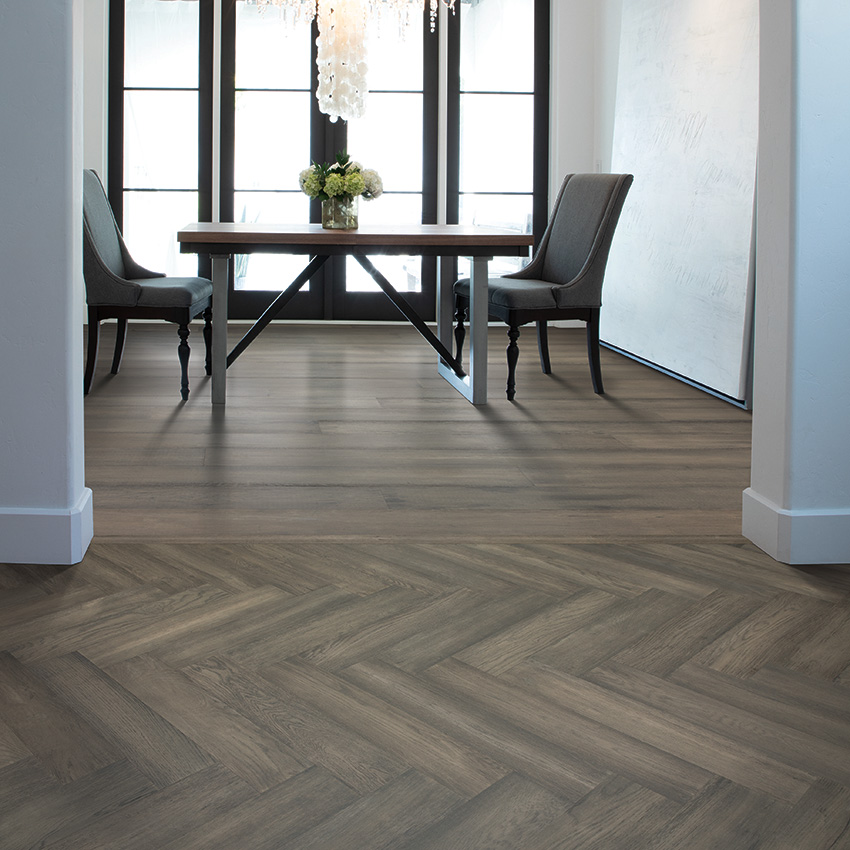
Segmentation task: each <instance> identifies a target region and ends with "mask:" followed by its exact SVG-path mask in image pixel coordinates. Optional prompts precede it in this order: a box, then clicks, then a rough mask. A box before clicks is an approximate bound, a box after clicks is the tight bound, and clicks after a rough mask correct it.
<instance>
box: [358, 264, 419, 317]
mask: <svg viewBox="0 0 850 850" xmlns="http://www.w3.org/2000/svg"><path fill="white" fill-rule="evenodd" d="M369 259H370V260H371V261H372V263H373V264H374V266H375V268H377V269H378V271H379V272H380V273H381V274H382V275H383V276H384V277H385V278H386V279H387V280H388V281H389V282H390V283H391V284H392V285H393V286H394V287H395V288H396V290H398V291H399V292H421V291H422V258H421V257H393V256H380V257H370V258H369ZM345 291H346V292H380V291H381V288H380V287H379V286H378V284H377V283H375V281H374V280H372V277H371V275H369V273H368V272H367V271H366V270H365V269H364V268H363V266H361V265H360V263H358V262H357V260H355V259H353V258H352V257H347V258H346V262H345ZM398 317H399V319H401V318H402V315H401V313H399V314H398Z"/></svg>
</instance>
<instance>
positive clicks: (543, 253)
mask: <svg viewBox="0 0 850 850" xmlns="http://www.w3.org/2000/svg"><path fill="white" fill-rule="evenodd" d="M633 179H634V178H633V177H632V175H631V174H568V175H567V177H566V178H565V179H564V182H563V184H562V185H561V190H560V192H559V193H558V197H557V199H556V201H555V205H554V207H553V209H552V214H551V216H550V217H549V223H548V224H547V226H546V230H545V232H544V234H543V238H542V239H541V240H540V245H539V246H538V248H537V250H536V251H535V253H534V257H533V258H532V260H531V262H530V263H529V264H528V265H527V266H526V267H525V268H524V269H522V270H520V271H518V272H514V273H512V274H507V275H504V276H503V277H495V278H491V279H490V280H489V282H488V290H489V299H488V300H489V304H488V312H489V314H490V316H491V317H493V318H497V319H501V320H502V321H503V322H506V323H507V325H508V338H509V340H510V342H509V344H508V385H507V396H508V399H509V400H513V398H514V396H515V395H516V364H517V358H518V357H519V348H518V346H517V342H516V341H517V339H518V338H519V326H520V325H524V324H527V323H528V322H537V335H538V344H539V349H540V365H541V367H542V368H543V371H544V373H545V374H547V375H548V374H549V373H550V372H551V366H550V364H549V342H548V330H547V324H546V323H547V321H555V320H558V319H580V320H582V321H584V322H586V323H587V353H588V359H589V361H590V374H591V378H592V380H593V389H594V392H597V393H602V392H603V387H602V370H601V367H600V364H599V311H600V308H601V306H602V281H603V279H604V276H605V265H606V264H607V262H608V251H609V249H610V247H611V239H612V238H613V236H614V229H615V228H616V226H617V221H618V219H619V217H620V211H621V210H622V208H623V202H624V201H625V199H626V195H627V194H628V191H629V187H630V186H631V185H632V180H633ZM454 291H455V301H456V306H457V313H456V316H457V326H456V328H455V339H456V345H457V351H458V358H459V357H460V351H461V349H462V347H463V340H464V337H465V331H464V327H463V320H464V316H465V314H466V311H467V309H468V306H469V280H468V279H467V278H464V279H462V280H459V281H458V282H457V283H456V284H455V286H454Z"/></svg>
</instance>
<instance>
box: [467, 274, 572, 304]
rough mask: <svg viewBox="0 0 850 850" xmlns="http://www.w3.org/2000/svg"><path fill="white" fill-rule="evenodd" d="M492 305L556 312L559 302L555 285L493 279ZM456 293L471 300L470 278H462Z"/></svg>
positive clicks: (490, 298) (491, 288) (537, 281)
mask: <svg viewBox="0 0 850 850" xmlns="http://www.w3.org/2000/svg"><path fill="white" fill-rule="evenodd" d="M487 288H488V290H489V300H490V303H491V304H493V305H496V306H498V307H505V308H507V309H508V310H554V309H557V308H558V306H559V304H558V302H557V290H558V289H561V288H562V287H559V286H557V285H555V284H552V283H548V282H547V281H545V280H533V279H531V280H524V279H519V278H510V277H491V278H490V280H489V281H488V283H487ZM454 291H455V293H457V294H458V295H461V296H463V297H464V298H469V278H461V280H459V281H458V282H457V283H456V284H455V285H454Z"/></svg>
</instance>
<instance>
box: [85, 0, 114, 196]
mask: <svg viewBox="0 0 850 850" xmlns="http://www.w3.org/2000/svg"><path fill="white" fill-rule="evenodd" d="M82 5H83V168H93V169H94V170H95V171H96V172H97V173H98V174H99V175H100V176H101V177H102V178H103V180H104V181H105V180H106V177H107V174H106V142H107V124H106V116H107V108H106V104H107V62H108V55H109V54H108V45H109V0H82Z"/></svg>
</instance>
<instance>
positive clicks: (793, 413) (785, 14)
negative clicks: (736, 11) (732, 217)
mask: <svg viewBox="0 0 850 850" xmlns="http://www.w3.org/2000/svg"><path fill="white" fill-rule="evenodd" d="M768 7H769V14H768ZM762 9H763V15H762V32H761V39H762V60H761V61H762V65H761V124H760V147H759V179H758V198H759V215H758V225H757V258H756V268H757V281H756V309H755V319H756V327H755V363H754V404H753V453H752V473H751V486H750V487H749V488H748V489H747V490H746V491H745V493H744V506H743V530H744V534H745V535H746V536H747V537H749V538H750V539H751V540H752V541H753V542H755V543H756V544H757V545H759V546H760V547H761V548H763V549H764V550H765V551H766V552H768V553H769V554H770V555H772V556H773V557H774V558H776V559H777V560H781V561H785V562H787V563H792V564H801V563H850V451H848V449H847V434H848V433H850V332H848V326H850V281H848V275H849V274H850V273H848V269H850V239H848V235H847V229H848V222H850V159H848V157H847V156H846V155H845V152H846V151H847V150H850V104H848V100H847V98H846V97H838V98H836V97H835V85H836V83H837V81H846V80H848V79H850V52H848V50H847V44H846V40H847V39H846V36H847V33H848V32H850V6H848V5H847V3H846V2H845V0H818V2H815V0H769V2H768V0H762ZM789 93H792V96H791V97H790V98H789Z"/></svg>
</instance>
